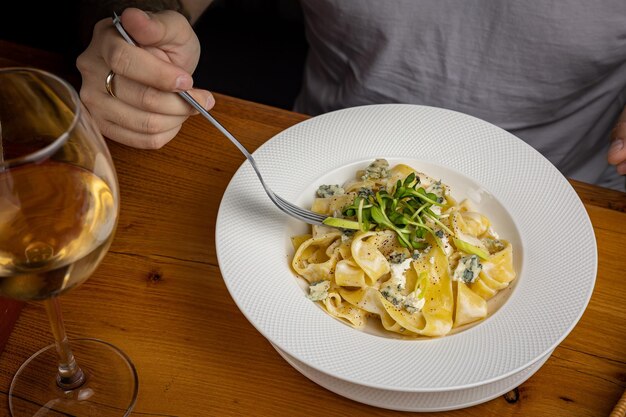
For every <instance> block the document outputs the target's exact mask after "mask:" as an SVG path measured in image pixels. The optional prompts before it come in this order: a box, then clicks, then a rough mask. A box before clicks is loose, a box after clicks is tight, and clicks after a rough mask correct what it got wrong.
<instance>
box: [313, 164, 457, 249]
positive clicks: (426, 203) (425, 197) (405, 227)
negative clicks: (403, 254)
mask: <svg viewBox="0 0 626 417" xmlns="http://www.w3.org/2000/svg"><path fill="white" fill-rule="evenodd" d="M433 206H439V207H443V206H444V204H443V203H442V202H440V198H439V197H438V196H437V195H436V194H434V193H429V192H427V191H426V190H425V189H424V188H423V187H420V179H419V177H418V176H416V175H415V173H411V174H410V175H408V176H407V177H406V178H405V179H404V181H401V180H398V181H397V182H396V186H395V190H394V191H393V194H390V193H389V192H387V191H386V190H379V191H377V192H376V193H373V192H371V191H370V190H369V189H368V190H367V192H365V190H361V192H359V193H358V195H357V197H356V198H355V199H354V202H353V203H352V204H350V205H349V206H347V207H346V208H344V210H343V213H342V214H343V215H344V216H345V217H346V218H347V219H352V221H353V222H354V223H350V225H351V226H353V227H354V225H355V224H358V230H362V231H368V230H373V229H374V230H393V231H394V232H396V235H397V237H398V241H399V242H400V245H402V246H403V247H405V248H409V249H424V248H425V247H427V246H428V243H427V242H426V241H425V236H426V233H428V234H431V235H432V236H433V238H434V240H435V242H436V243H437V245H438V246H440V247H441V248H442V249H443V244H442V241H441V238H440V237H439V236H437V230H434V229H433V228H432V227H430V226H428V225H427V224H426V223H427V222H430V223H431V224H434V225H436V226H438V227H440V228H441V229H442V230H443V231H445V232H446V233H448V234H450V235H454V233H453V232H452V231H451V230H450V229H449V228H448V227H447V226H445V225H444V224H443V223H442V222H441V221H440V220H439V215H437V214H436V213H435V212H433V211H432V210H431V208H432V207H433ZM329 221H330V222H332V220H329ZM324 223H326V224H329V223H327V222H326V221H325V222H324ZM439 232H441V231H440V230H439Z"/></svg>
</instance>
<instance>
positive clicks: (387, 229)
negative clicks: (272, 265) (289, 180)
mask: <svg viewBox="0 0 626 417" xmlns="http://www.w3.org/2000/svg"><path fill="white" fill-rule="evenodd" d="M311 209H312V210H313V211H315V212H318V213H321V214H325V215H328V216H330V217H329V219H327V221H326V222H325V223H327V224H328V225H323V226H312V227H311V231H310V233H308V234H304V235H298V236H293V237H292V243H293V246H294V250H295V254H294V256H293V259H292V262H291V266H292V268H293V269H294V271H295V272H296V273H297V274H298V276H300V277H302V278H303V279H304V280H306V281H307V283H308V295H307V297H308V298H309V299H310V300H312V301H314V302H317V303H319V304H320V305H321V306H322V307H323V308H324V309H325V311H326V312H327V313H328V314H330V315H332V316H334V317H336V318H338V319H340V320H342V321H344V322H346V323H347V324H349V325H351V326H353V327H355V328H357V329H362V328H364V326H365V325H366V323H367V322H368V320H377V321H378V322H380V324H381V325H382V327H383V328H384V329H386V330H387V331H389V332H395V333H399V334H402V335H405V336H409V337H423V336H427V337H437V336H445V335H446V334H448V333H450V332H451V331H452V330H453V329H454V328H457V327H460V326H463V325H466V324H469V323H473V322H476V321H478V320H482V319H484V318H485V317H486V316H487V312H488V309H487V300H489V299H490V298H492V297H493V296H494V295H496V294H497V293H498V292H499V291H501V290H503V289H504V288H506V287H508V286H509V284H510V283H511V282H512V281H513V280H514V279H515V277H516V274H515V270H514V269H513V249H512V246H511V243H510V242H508V241H507V240H504V239H500V238H499V237H498V235H497V234H496V232H495V231H494V230H493V229H492V227H491V224H490V221H489V219H488V218H487V217H486V216H484V215H483V214H481V213H479V212H478V211H476V209H475V208H474V207H473V206H472V204H471V202H470V201H469V200H463V201H461V202H457V201H456V200H455V199H454V198H453V197H452V195H451V193H450V190H449V187H448V186H447V185H446V184H443V183H442V182H441V181H438V180H435V179H434V178H432V177H429V176H428V175H426V174H424V173H422V172H418V171H416V170H415V169H413V168H412V167H410V166H407V165H404V164H398V165H395V166H393V167H390V166H389V163H388V162H387V160H385V159H376V160H375V161H373V162H372V163H371V164H369V166H367V167H366V169H364V170H361V171H358V172H357V173H356V175H355V177H354V179H352V180H350V181H348V182H347V183H345V184H343V185H342V186H339V185H322V186H320V187H319V189H318V191H317V197H316V198H315V200H314V202H313V204H312V207H311Z"/></svg>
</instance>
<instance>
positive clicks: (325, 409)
mask: <svg viewBox="0 0 626 417" xmlns="http://www.w3.org/2000/svg"><path fill="white" fill-rule="evenodd" d="M0 56H1V57H0V66H8V65H15V64H28V65H34V66H39V67H41V68H47V69H50V70H52V71H55V72H57V73H59V74H60V75H67V77H68V78H70V79H72V81H73V82H74V83H76V78H75V74H71V73H70V72H67V71H68V67H67V66H65V65H60V64H59V63H58V62H56V61H55V60H54V57H53V56H52V55H51V54H49V53H43V52H41V51H35V50H31V49H29V48H24V47H20V46H16V45H13V44H9V43H7V42H3V41H0ZM103 82H104V80H103ZM216 98H217V104H216V106H215V110H214V114H215V116H216V117H217V118H218V119H219V120H220V121H221V122H223V123H224V124H225V125H226V126H228V128H229V129H230V130H231V131H232V133H233V134H234V135H236V136H237V137H238V138H240V139H241V141H242V142H243V143H244V145H245V146H246V147H247V148H248V149H249V150H251V151H253V150H254V149H256V148H257V147H258V146H259V145H261V144H262V143H263V142H265V141H266V140H268V139H269V138H271V137H272V136H273V135H275V134H277V133H279V132H280V131H282V130H283V129H285V128H287V127H289V126H291V125H293V124H295V123H298V122H300V121H302V120H305V119H306V116H304V115H300V114H296V113H292V112H288V111H283V110H279V109H275V108H271V107H267V106H263V105H259V104H255V103H250V102H247V101H243V100H238V99H234V98H230V97H225V96H222V95H216ZM109 145H110V149H111V152H112V154H113V157H114V161H115V165H116V168H117V172H118V175H119V182H120V189H121V207H122V209H121V217H120V220H119V227H118V230H117V234H116V238H115V240H114V242H113V245H112V247H111V250H110V252H109V253H108V254H107V256H106V257H105V259H104V261H103V262H102V264H101V266H100V267H99V268H98V270H97V271H96V273H95V274H94V275H93V277H91V278H90V279H89V280H88V281H87V282H86V283H85V284H83V285H82V286H81V287H79V288H78V289H76V290H74V291H73V292H70V293H69V294H67V295H65V296H63V297H62V300H61V301H62V305H63V307H64V314H65V320H66V326H67V330H68V333H69V335H70V337H79V336H80V337H95V338H100V339H104V340H107V341H109V342H111V343H113V344H115V345H117V346H119V347H120V348H122V349H123V350H124V351H125V352H126V353H127V354H128V355H129V356H130V357H131V358H132V359H133V361H134V362H135V365H136V366H137V369H138V372H139V375H140V391H139V399H138V403H137V406H136V408H135V411H134V412H133V415H134V416H160V417H164V416H252V415H255V416H305V415H306V416H316V415H323V416H348V415H354V416H364V415H369V416H390V415H401V414H406V413H401V412H396V411H390V410H385V409H379V408H375V407H371V406H367V405H363V404H361V403H357V402H354V401H351V400H349V399H346V398H343V397H341V396H339V395H336V394H334V393H332V392H330V391H328V390H326V389H324V388H322V387H320V386H318V385H316V384H315V383H313V382H311V381H310V380H308V379H307V378H306V377H304V376H303V375H302V374H300V373H299V372H298V371H296V370H295V369H294V368H292V367H291V366H290V365H288V364H287V363H286V362H285V361H284V360H283V359H282V358H281V357H280V356H279V354H278V353H277V352H276V351H275V350H274V348H273V347H272V346H271V345H270V343H269V342H268V341H267V340H266V339H264V338H263V336H262V335H261V334H259V332H257V331H256V329H255V328H254V327H252V325H251V324H250V323H249V322H248V321H247V320H246V319H245V317H244V316H243V315H242V314H241V313H240V311H239V310H238V308H237V306H236V305H235V303H234V302H233V300H232V299H231V297H230V295H229V293H228V291H227V289H226V287H225V285H224V282H223V281H222V278H221V275H220V271H219V268H218V263H217V257H216V253H215V241H214V238H215V220H216V216H217V211H218V207H219V203H220V199H221V197H222V194H223V193H224V190H225V189H226V186H227V184H228V182H229V180H230V178H231V177H232V175H233V174H234V173H235V171H236V170H237V168H238V167H239V166H240V165H241V164H242V163H243V162H244V158H243V156H242V155H241V154H240V153H239V152H238V151H237V150H236V149H235V148H234V147H233V145H232V144H231V143H230V142H228V140H227V139H225V138H224V137H223V136H222V135H221V134H220V133H219V132H217V130H215V129H214V128H213V127H212V126H211V125H210V124H209V123H208V122H207V121H205V120H204V119H202V118H201V117H200V116H196V117H192V118H190V119H189V121H188V122H187V123H185V125H184V126H183V129H182V130H181V132H180V134H179V135H178V137H177V138H176V139H175V140H174V141H172V142H171V143H170V144H168V145H167V146H166V147H164V148H163V149H161V150H158V151H142V150H137V149H131V148H128V147H124V146H122V145H119V144H117V143H114V142H109ZM572 185H573V186H574V188H575V189H576V191H577V192H578V194H579V195H580V197H581V199H582V200H583V202H584V204H585V207H586V209H587V211H588V213H589V216H590V217H591V221H592V223H593V226H594V230H595V233H596V238H597V242H598V255H599V268H598V277H597V282H596V287H595V290H594V293H593V296H592V298H591V301H590V303H589V306H588V308H587V310H586V312H585V314H584V315H583V317H582V319H581V320H580V322H579V323H578V325H577V326H576V327H575V329H574V330H573V331H572V332H571V334H570V335H569V336H568V337H567V338H566V339H565V340H564V341H563V343H561V345H560V346H559V347H558V348H557V349H556V350H555V351H554V353H553V355H552V356H551V357H550V359H549V360H548V361H547V362H546V364H545V365H544V366H543V367H542V368H541V369H540V370H539V371H538V372H537V373H536V374H535V375H534V376H532V377H531V378H530V379H529V380H528V381H526V382H525V383H524V384H522V385H521V386H520V387H519V388H518V390H517V392H515V393H511V395H510V397H509V398H508V399H509V400H510V402H509V401H507V399H505V398H504V397H499V398H496V399H494V400H491V401H489V402H487V403H484V404H481V405H478V406H474V407H471V408H468V409H464V410H456V411H450V412H446V413H436V414H433V415H437V416H443V415H445V416H513V415H515V416H521V415H523V416H607V415H608V414H609V413H610V411H611V409H612V408H613V406H614V405H615V403H616V402H617V401H618V399H619V398H620V396H621V395H622V392H623V391H624V388H626V302H625V301H624V300H625V299H626V194H624V193H619V192H616V191H611V190H606V189H602V188H599V187H595V186H591V185H587V184H583V183H580V182H576V181H572ZM0 306H9V307H10V309H9V311H8V312H6V311H5V309H4V308H0V348H1V346H2V344H3V343H4V342H6V346H5V347H4V351H3V352H2V354H1V356H0V415H6V414H8V410H7V406H6V396H7V391H8V387H9V384H10V381H11V378H12V376H13V374H14V372H15V371H16V370H17V369H18V367H19V366H20V364H21V363H22V362H23V361H24V360H25V359H26V358H28V357H29V355H31V354H32V353H33V352H35V351H36V350H38V349H39V348H41V347H43V346H45V345H47V344H49V343H51V341H52V336H51V334H50V331H49V325H48V322H47V319H46V316H45V312H44V310H43V307H42V305H41V304H38V303H35V302H33V303H28V304H26V305H25V306H24V308H23V309H22V310H21V314H19V318H18V320H17V322H16V323H15V326H14V327H13V326H11V324H12V320H11V318H12V317H17V314H16V313H17V312H18V311H19V310H20V305H18V304H15V303H7V302H6V301H4V302H0ZM3 314H4V315H3ZM11 327H13V329H12V331H11ZM7 337H8V339H7ZM513 394H516V395H517V399H516V401H513V400H514V399H512V398H513V397H515V395H513Z"/></svg>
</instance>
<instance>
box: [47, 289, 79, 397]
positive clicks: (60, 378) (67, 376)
mask: <svg viewBox="0 0 626 417" xmlns="http://www.w3.org/2000/svg"><path fill="white" fill-rule="evenodd" d="M43 304H44V305H45V307H46V312H47V313H48V319H49V320H50V326H51V327H52V334H53V335H54V344H55V346H56V349H57V354H58V355H59V373H58V374H57V385H58V386H59V387H60V388H61V389H63V390H72V389H75V388H78V387H79V386H81V385H82V384H83V383H84V382H85V374H84V373H83V371H82V370H81V369H80V367H79V366H78V364H77V363H76V359H74V354H73V353H72V349H70V342H69V340H68V338H67V334H65V326H64V325H63V315H62V314H61V304H60V303H59V299H58V298H57V297H51V298H48V299H47V300H45V301H44V302H43Z"/></svg>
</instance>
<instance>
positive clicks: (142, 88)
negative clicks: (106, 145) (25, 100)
mask: <svg viewBox="0 0 626 417" xmlns="http://www.w3.org/2000/svg"><path fill="white" fill-rule="evenodd" d="M166 2H167V3H168V4H165V3H166ZM114 3H115V4H114ZM131 3H132V2H130V1H118V2H107V4H108V6H105V7H104V11H101V12H97V11H95V10H94V13H103V14H104V16H105V17H104V18H102V19H101V20H99V21H98V22H97V23H96V24H95V25H94V27H93V28H92V29H93V35H92V36H91V41H90V43H89V46H87V47H86V49H85V50H84V51H83V52H82V53H81V54H80V55H79V56H78V58H77V60H76V67H77V68H78V70H79V71H80V75H81V77H82V85H81V88H80V97H81V100H82V101H83V103H84V104H85V106H86V107H87V109H88V110H89V112H90V113H91V115H92V117H93V118H94V120H95V122H96V124H97V125H98V127H99V128H100V131H101V132H102V134H103V135H104V136H106V137H108V138H109V139H113V140H115V141H118V142H121V143H124V144H127V145H129V146H133V147H137V148H147V149H155V148H160V147H162V146H164V145H165V144H166V143H167V142H169V141H170V140H171V139H173V138H174V137H175V136H176V134H177V133H178V131H179V130H180V128H181V125H182V123H183V122H184V121H185V120H186V119H187V117H189V116H190V115H191V114H194V113H196V111H195V110H194V109H193V108H192V107H191V106H189V105H188V104H187V103H186V102H184V101H183V100H182V99H181V98H180V97H179V96H178V95H176V94H174V92H177V91H189V93H190V94H191V95H192V96H193V97H194V98H195V99H196V100H197V101H198V102H199V103H201V104H204V105H205V108H207V109H210V108H211V107H212V106H213V104H214V100H213V96H212V95H211V93H210V92H209V91H206V90H201V89H195V88H193V79H192V76H191V74H193V71H194V70H195V68H196V65H197V64H198V60H199V58H200V42H199V41H198V38H197V36H196V34H195V32H194V31H193V28H192V26H191V24H190V22H189V20H188V19H187V17H185V16H184V14H187V13H186V12H185V11H183V13H184V14H183V13H181V12H180V10H182V9H179V8H178V9H176V11H173V10H170V9H167V10H163V11H156V10H155V8H156V7H165V6H167V5H169V6H176V4H178V2H176V1H174V2H172V0H161V1H157V2H150V1H144V2H135V3H141V7H142V8H143V9H146V8H148V7H147V6H148V4H151V5H152V6H153V7H151V8H150V9H151V10H150V11H151V12H152V13H146V12H145V11H143V10H140V9H139V8H135V7H126V6H128V5H130V4H131ZM157 3H158V4H157ZM174 3H176V4H174ZM118 7H119V9H117V8H118ZM176 7H178V6H176ZM112 11H116V12H118V14H119V15H120V18H121V23H122V25H123V26H124V29H125V30H126V31H127V32H128V34H129V35H130V36H131V37H132V38H133V39H134V40H135V41H136V42H137V44H138V45H140V47H138V46H132V45H129V44H128V43H126V41H125V40H124V39H123V38H122V36H120V34H119V33H118V32H117V30H116V29H115V27H114V26H113V21H112V19H111V13H112ZM197 11H198V9H195V12H197ZM195 12H194V13H195ZM188 16H190V15H188ZM113 74H114V75H113ZM105 80H106V82H105ZM107 84H108V85H109V86H112V88H111V89H110V91H107Z"/></svg>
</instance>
